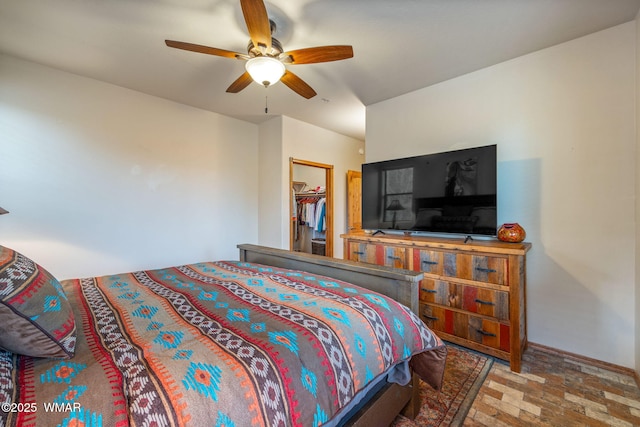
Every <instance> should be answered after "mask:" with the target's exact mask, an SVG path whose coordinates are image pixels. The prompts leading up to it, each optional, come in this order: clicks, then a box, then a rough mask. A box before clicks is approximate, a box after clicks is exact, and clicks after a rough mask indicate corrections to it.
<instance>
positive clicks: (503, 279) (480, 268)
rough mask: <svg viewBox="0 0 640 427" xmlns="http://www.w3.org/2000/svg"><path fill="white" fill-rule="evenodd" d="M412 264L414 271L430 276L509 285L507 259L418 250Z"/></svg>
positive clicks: (415, 250) (415, 251)
mask: <svg viewBox="0 0 640 427" xmlns="http://www.w3.org/2000/svg"><path fill="white" fill-rule="evenodd" d="M412 263H413V269H414V270H416V271H424V272H425V273H428V274H434V275H438V276H446V277H455V278H460V279H468V280H475V281H477V282H485V283H493V284H496V285H508V281H507V274H506V273H507V258H505V257H499V256H491V255H472V254H469V253H458V252H448V251H437V250H428V249H417V248H416V249H414V250H413V259H412Z"/></svg>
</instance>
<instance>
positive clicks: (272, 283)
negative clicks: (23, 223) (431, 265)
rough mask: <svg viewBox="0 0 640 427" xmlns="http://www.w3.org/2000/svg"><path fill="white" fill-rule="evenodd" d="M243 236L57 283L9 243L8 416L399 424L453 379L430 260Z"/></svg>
mask: <svg viewBox="0 0 640 427" xmlns="http://www.w3.org/2000/svg"><path fill="white" fill-rule="evenodd" d="M238 247H239V250H240V256H239V261H216V262H201V263H197V264H190V265H182V266H175V267H170V268H164V269H156V270H147V271H138V272H132V273H125V274H118V275H112V276H103V277H91V278H82V279H73V280H65V281H62V282H58V281H57V280H56V279H55V278H54V277H53V276H51V275H50V274H49V273H48V272H47V271H46V270H45V269H44V268H42V267H41V266H39V265H38V264H37V263H35V262H33V261H32V260H30V259H29V258H27V257H25V256H23V255H21V254H20V253H18V252H16V251H13V250H11V249H8V248H4V247H2V246H0V404H2V408H1V410H0V426H29V425H33V426H76V425H82V426H127V425H133V426H163V425H194V426H205V425H207V426H236V427H241V426H242V427H244V426H252V425H256V426H258V425H268V426H288V425H291V426H311V425H326V426H336V425H355V426H357V425H367V426H371V425H388V424H389V423H390V422H391V421H392V420H393V418H394V417H395V415H396V414H397V413H399V412H400V411H401V410H404V411H405V412H406V413H407V414H408V415H409V416H412V415H414V414H415V413H416V410H417V405H416V404H417V401H418V398H417V386H416V382H417V381H418V379H417V376H420V377H421V378H422V379H424V380H425V381H427V382H428V383H429V384H431V386H432V387H434V388H436V389H438V388H439V387H440V386H441V382H442V376H443V372H444V363H445V357H446V347H445V346H444V345H443V343H442V342H441V341H440V340H439V339H438V338H437V336H436V335H435V334H433V333H432V332H431V331H430V330H429V329H428V328H427V327H426V326H425V325H424V323H422V322H421V321H420V320H419V318H418V316H417V315H416V310H417V306H418V299H417V298H418V297H417V295H418V283H419V280H420V278H421V276H420V273H415V272H410V271H406V270H393V269H388V268H385V267H379V266H367V265H365V264H359V263H353V262H349V261H342V260H337V259H333V258H326V257H321V256H316V255H310V254H301V253H295V252H289V251H284V250H279V249H273V248H265V247H260V246H255V245H239V246H238ZM396 301H399V302H401V303H402V304H398V303H397V302H396Z"/></svg>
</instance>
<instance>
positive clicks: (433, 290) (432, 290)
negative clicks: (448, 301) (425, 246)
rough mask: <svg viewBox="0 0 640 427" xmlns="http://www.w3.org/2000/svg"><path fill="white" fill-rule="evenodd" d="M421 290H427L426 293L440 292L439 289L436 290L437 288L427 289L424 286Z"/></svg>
mask: <svg viewBox="0 0 640 427" xmlns="http://www.w3.org/2000/svg"><path fill="white" fill-rule="evenodd" d="M420 290H421V291H422V292H426V293H428V294H437V293H438V291H436V290H435V289H425V288H422V289H420Z"/></svg>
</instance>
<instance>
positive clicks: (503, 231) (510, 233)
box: [498, 222, 527, 243]
mask: <svg viewBox="0 0 640 427" xmlns="http://www.w3.org/2000/svg"><path fill="white" fill-rule="evenodd" d="M525 237H527V233H526V232H525V231H524V228H522V227H521V226H520V224H518V223H517V222H508V223H505V224H502V225H501V226H500V228H499V229H498V240H502V241H503V242H510V243H519V242H522V241H523V240H524V238H525Z"/></svg>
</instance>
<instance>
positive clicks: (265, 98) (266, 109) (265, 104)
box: [264, 95, 269, 114]
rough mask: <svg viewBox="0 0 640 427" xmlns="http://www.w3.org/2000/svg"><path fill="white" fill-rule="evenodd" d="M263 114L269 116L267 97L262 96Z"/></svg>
mask: <svg viewBox="0 0 640 427" xmlns="http://www.w3.org/2000/svg"><path fill="white" fill-rule="evenodd" d="M264 113H265V114H269V96H268V95H265V96H264Z"/></svg>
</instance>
